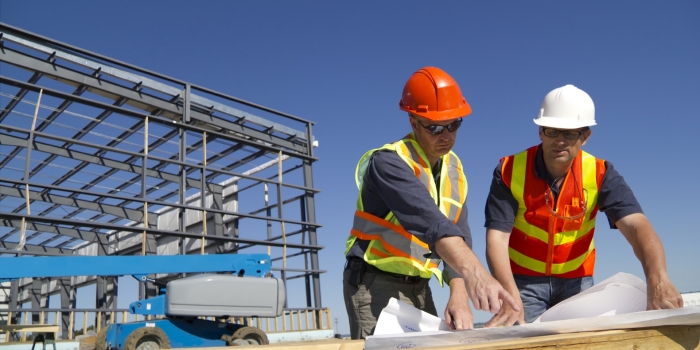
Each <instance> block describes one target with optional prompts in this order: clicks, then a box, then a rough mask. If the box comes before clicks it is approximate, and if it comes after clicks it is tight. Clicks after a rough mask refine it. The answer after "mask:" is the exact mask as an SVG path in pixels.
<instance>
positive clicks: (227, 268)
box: [0, 254, 286, 350]
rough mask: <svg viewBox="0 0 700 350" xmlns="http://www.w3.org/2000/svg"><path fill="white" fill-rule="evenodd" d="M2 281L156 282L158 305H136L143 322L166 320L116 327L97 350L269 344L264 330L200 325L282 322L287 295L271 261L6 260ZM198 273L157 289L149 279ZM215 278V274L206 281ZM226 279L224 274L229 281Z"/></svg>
mask: <svg viewBox="0 0 700 350" xmlns="http://www.w3.org/2000/svg"><path fill="white" fill-rule="evenodd" d="M3 260H4V261H3V263H2V265H3V268H2V269H0V270H1V271H0V281H10V280H14V279H18V278H25V277H34V278H36V277H65V276H93V275H98V276H124V275H132V276H134V278H136V279H137V280H139V281H140V282H147V281H150V282H156V285H157V286H159V287H160V293H159V295H158V296H156V297H152V298H148V299H144V300H139V301H136V302H133V303H131V305H130V306H129V311H130V313H132V314H137V315H153V316H157V315H164V316H165V317H164V318H162V319H154V320H147V321H136V322H128V323H114V324H110V325H108V326H107V327H105V328H102V329H101V330H100V332H99V333H98V336H97V339H96V342H95V345H96V350H143V349H151V350H157V349H169V348H196V347H214V346H226V345H231V346H241V345H264V344H268V343H269V342H268V339H267V335H266V334H265V333H264V332H263V331H262V330H260V329H258V328H255V327H252V326H245V325H240V324H235V323H224V322H219V321H210V320H204V319H200V317H201V316H206V317H214V318H219V319H222V318H228V317H277V316H279V315H281V314H282V313H283V307H284V303H285V300H286V299H285V298H286V293H285V287H284V284H283V282H282V280H280V279H277V278H271V277H270V276H271V273H270V272H271V265H270V256H269V255H267V254H215V255H147V256H62V257H16V258H5V259H3ZM168 273H198V274H197V275H193V276H189V277H185V278H180V279H175V280H171V281H169V282H167V284H166V283H158V281H155V280H154V279H152V278H149V277H148V275H152V274H168ZM199 273H209V274H199ZM224 273H225V274H224Z"/></svg>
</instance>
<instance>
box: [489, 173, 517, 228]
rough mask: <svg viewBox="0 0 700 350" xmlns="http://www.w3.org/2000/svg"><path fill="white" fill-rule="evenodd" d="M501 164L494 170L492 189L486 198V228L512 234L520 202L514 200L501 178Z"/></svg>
mask: <svg viewBox="0 0 700 350" xmlns="http://www.w3.org/2000/svg"><path fill="white" fill-rule="evenodd" d="M501 164H502V162H501V163H499V164H498V166H497V167H496V169H494V170H493V179H492V180H491V189H490V190H489V195H488V197H487V198H486V208H485V209H484V214H485V217H486V223H485V224H484V227H486V228H491V229H494V230H499V231H502V232H511V231H512V230H513V225H514V223H515V215H516V214H517V213H518V201H517V200H516V199H515V198H513V194H512V193H511V192H510V188H508V186H506V184H504V183H503V178H502V177H501Z"/></svg>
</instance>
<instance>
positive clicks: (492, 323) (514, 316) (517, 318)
mask: <svg viewBox="0 0 700 350" xmlns="http://www.w3.org/2000/svg"><path fill="white" fill-rule="evenodd" d="M515 299H516V301H517V302H518V305H519V306H520V311H515V310H513V308H512V307H511V306H510V304H507V303H506V304H503V305H502V306H501V309H500V310H498V313H496V314H495V315H493V317H491V319H490V320H489V321H488V322H486V324H485V325H484V328H490V327H499V326H501V325H503V326H506V327H509V326H512V325H514V324H515V322H518V324H520V325H523V324H525V312H524V310H525V309H524V308H523V303H522V301H521V300H520V296H517V297H515Z"/></svg>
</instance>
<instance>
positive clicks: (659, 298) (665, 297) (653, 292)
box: [647, 274, 683, 310]
mask: <svg viewBox="0 0 700 350" xmlns="http://www.w3.org/2000/svg"><path fill="white" fill-rule="evenodd" d="M679 307H683V297H681V294H680V293H678V290H677V289H676V287H675V286H674V285H673V283H671V281H670V280H669V279H668V276H666V275H665V274H664V276H663V277H660V278H655V277H652V278H647V310H659V309H677V308H679Z"/></svg>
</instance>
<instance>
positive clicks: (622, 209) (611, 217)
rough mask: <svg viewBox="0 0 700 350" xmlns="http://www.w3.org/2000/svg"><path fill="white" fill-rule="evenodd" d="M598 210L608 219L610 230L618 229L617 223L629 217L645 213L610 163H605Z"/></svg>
mask: <svg viewBox="0 0 700 350" xmlns="http://www.w3.org/2000/svg"><path fill="white" fill-rule="evenodd" d="M598 208H599V209H600V211H602V212H604V213H605V216H607V217H608V223H609V224H610V228H617V226H615V223H616V222H617V221H618V220H620V219H622V218H624V217H625V216H627V215H630V214H636V213H643V211H642V206H641V205H639V202H638V201H637V198H636V197H635V196H634V193H633V192H632V189H631V188H630V187H629V186H628V185H627V182H625V179H624V178H623V177H622V175H620V173H618V172H617V170H615V168H614V167H613V165H612V163H610V162H608V161H605V175H603V185H602V186H601V189H600V193H598Z"/></svg>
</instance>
